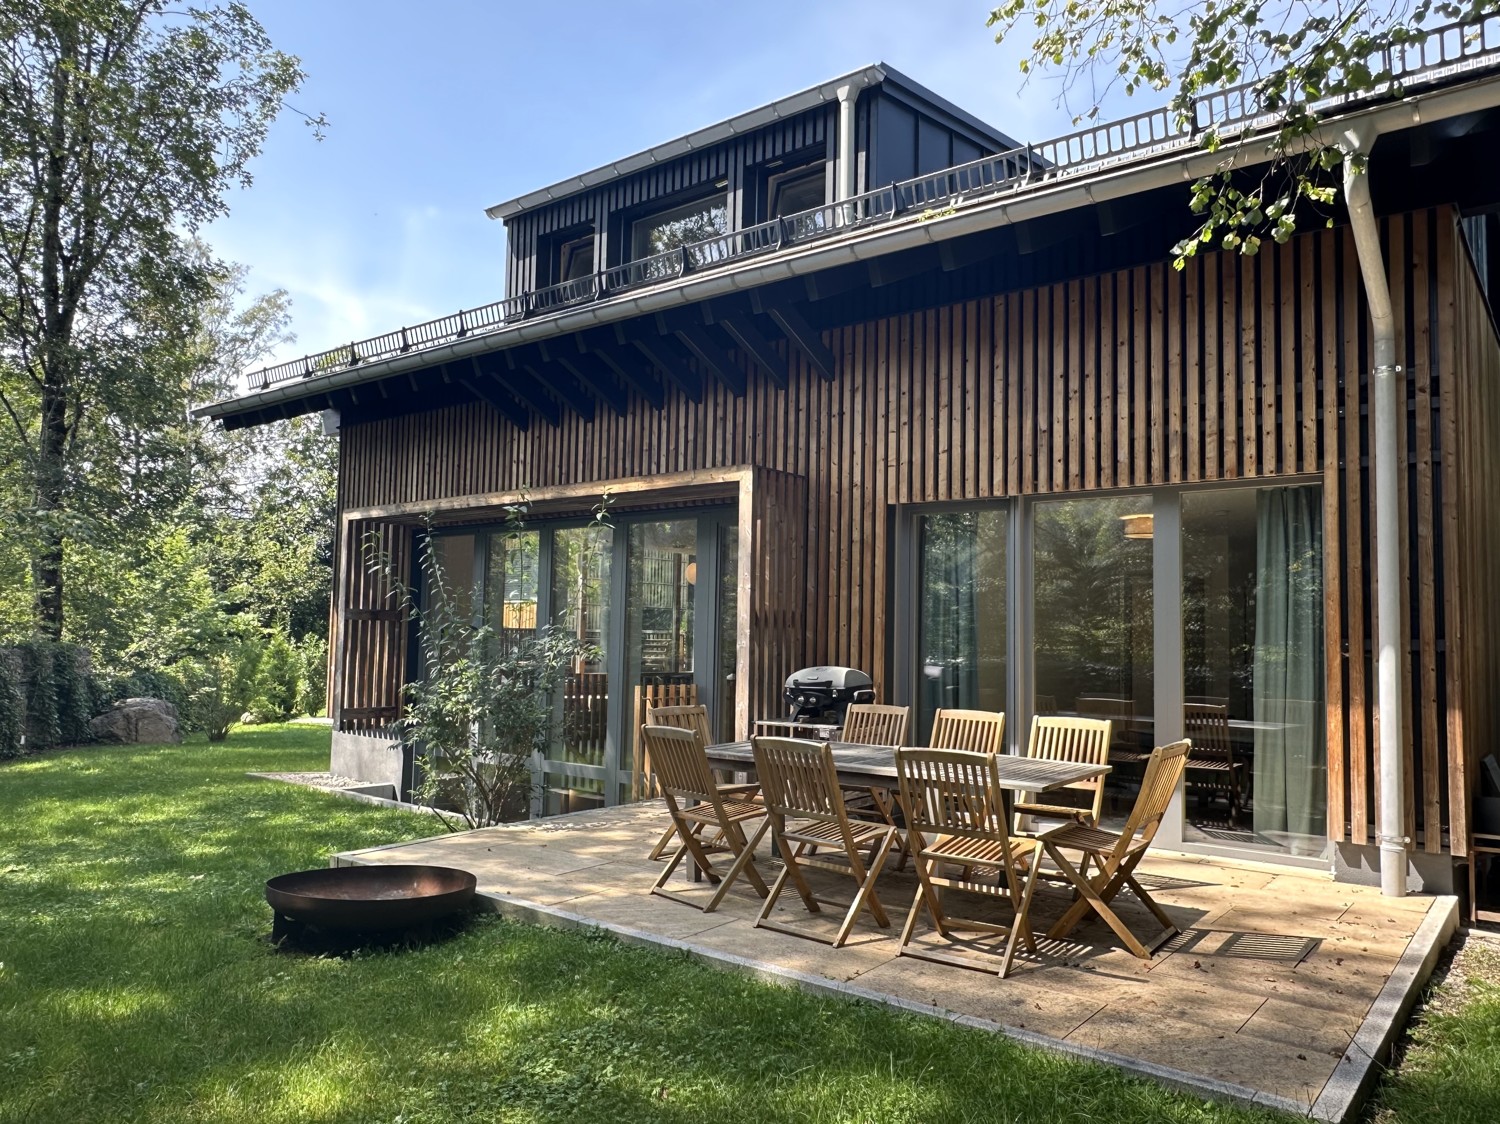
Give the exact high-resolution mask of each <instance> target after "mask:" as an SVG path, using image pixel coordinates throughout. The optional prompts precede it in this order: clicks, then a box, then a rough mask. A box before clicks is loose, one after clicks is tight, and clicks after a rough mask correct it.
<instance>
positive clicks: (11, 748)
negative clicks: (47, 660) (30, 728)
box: [0, 648, 26, 760]
mask: <svg viewBox="0 0 1500 1124" xmlns="http://www.w3.org/2000/svg"><path fill="white" fill-rule="evenodd" d="M24 675H25V668H24V666H23V664H22V662H21V653H20V652H18V651H16V650H15V649H14V648H0V760H4V759H6V758H8V757H19V756H20V755H21V738H22V737H24V736H25V734H26V690H25V680H24Z"/></svg>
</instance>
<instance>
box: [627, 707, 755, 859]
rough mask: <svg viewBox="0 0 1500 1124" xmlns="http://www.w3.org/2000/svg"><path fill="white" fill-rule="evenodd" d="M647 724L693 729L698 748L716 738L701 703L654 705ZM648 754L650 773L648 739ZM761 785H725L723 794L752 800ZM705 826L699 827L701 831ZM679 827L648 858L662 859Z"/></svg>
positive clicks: (648, 762) (646, 764)
mask: <svg viewBox="0 0 1500 1124" xmlns="http://www.w3.org/2000/svg"><path fill="white" fill-rule="evenodd" d="M646 725H648V726H673V727H675V728H677V729H679V730H691V731H692V732H693V733H694V734H695V735H696V736H697V738H698V748H700V749H702V748H703V747H705V746H707V745H709V744H710V743H711V741H712V739H713V734H712V733H711V732H710V727H709V724H708V707H706V706H703V705H702V704H701V703H700V704H698V705H696V706H651V705H649V704H648V705H647V707H646ZM641 745H642V748H643V750H644V751H645V756H644V760H643V762H642V767H641V768H642V772H645V773H647V774H649V773H650V772H651V771H652V770H651V754H650V751H649V749H647V748H646V743H645V739H644V738H643V739H642V740H641ZM759 788H760V786H759V785H757V784H721V785H719V792H720V793H721V794H722V795H724V796H728V797H732V798H736V799H740V800H751V799H753V798H754V796H755V793H756V792H757V791H758V790H759ZM701 830H702V827H701V826H700V827H699V831H701ZM675 833H676V828H674V827H672V826H671V825H670V824H668V825H667V830H666V831H664V832H662V835H661V838H660V839H658V840H657V841H656V846H654V847H652V848H651V853H650V854H648V855H647V856H646V858H647V859H649V860H650V861H652V862H655V861H656V860H657V859H659V858H661V857H662V854H663V853H664V852H665V851H666V849H667V847H668V845H669V844H670V843H671V842H672V836H673V835H674V834H675Z"/></svg>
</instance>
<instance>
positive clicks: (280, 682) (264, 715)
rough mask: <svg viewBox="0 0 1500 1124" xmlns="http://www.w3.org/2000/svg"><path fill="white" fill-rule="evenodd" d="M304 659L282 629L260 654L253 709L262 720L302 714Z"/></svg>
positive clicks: (275, 720)
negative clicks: (283, 633)
mask: <svg viewBox="0 0 1500 1124" xmlns="http://www.w3.org/2000/svg"><path fill="white" fill-rule="evenodd" d="M301 702H302V660H301V659H300V658H299V656H298V653H297V651H296V649H295V648H293V647H292V645H291V644H290V642H288V640H287V638H286V637H285V636H283V635H282V634H281V633H280V632H276V633H273V634H272V636H271V639H270V641H269V642H268V643H267V644H266V646H265V649H264V651H263V652H262V653H261V657H260V670H259V671H258V672H257V674H256V681H255V697H254V699H253V700H252V701H251V703H250V711H251V712H252V713H253V714H254V715H255V717H256V718H258V719H260V720H261V721H262V722H285V721H287V720H288V719H290V718H295V717H296V716H297V715H298V714H300V713H302V708H301Z"/></svg>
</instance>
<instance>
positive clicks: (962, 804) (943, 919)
mask: <svg viewBox="0 0 1500 1124" xmlns="http://www.w3.org/2000/svg"><path fill="white" fill-rule="evenodd" d="M896 772H897V774H898V775H899V777H900V781H901V806H902V808H903V809H905V812H906V830H907V840H908V844H909V846H910V847H911V853H912V858H913V860H914V862H915V864H916V868H917V882H918V886H917V893H916V897H915V898H913V900H912V903H911V912H910V913H908V914H907V915H906V925H905V926H904V927H903V928H902V930H901V947H900V949H899V950H898V951H899V955H901V956H915V957H918V958H919V959H923V960H932V961H936V962H937V963H939V964H953V965H957V966H958V967H961V968H973V969H977V970H979V971H985V970H986V969H984V968H981V967H980V965H978V964H975V963H973V962H971V961H968V960H965V959H961V958H959V957H956V956H948V955H945V954H944V953H943V952H941V951H934V950H929V949H926V948H921V947H912V944H911V939H912V934H913V932H914V931H915V930H916V926H917V918H918V916H919V915H920V914H921V913H922V912H923V911H924V910H925V911H926V912H927V914H928V915H929V916H930V917H931V918H932V923H933V926H934V927H935V928H936V929H937V931H938V933H939V934H940V935H942V936H943V937H945V938H947V939H948V940H950V941H952V940H956V939H957V936H958V934H959V933H962V932H964V931H974V932H978V933H983V934H990V935H993V936H999V937H1004V938H1005V950H1004V952H1003V954H1002V956H1001V960H1000V970H999V975H1000V976H1001V977H1002V978H1003V977H1005V976H1007V975H1009V974H1010V965H1011V960H1012V959H1013V958H1014V956H1015V952H1016V943H1017V941H1018V940H1019V941H1021V942H1024V943H1025V945H1026V948H1027V949H1028V950H1033V949H1035V948H1036V940H1035V938H1034V937H1033V936H1032V932H1031V921H1030V919H1029V913H1030V911H1031V895H1032V891H1033V890H1034V889H1035V888H1036V877H1037V868H1038V866H1040V863H1039V862H1038V859H1039V858H1040V857H1041V849H1042V845H1041V842H1040V841H1039V840H1037V839H1034V838H1031V837H1029V836H1021V837H1013V836H1011V834H1010V832H1009V830H1008V825H1007V822H1006V821H1007V819H1008V818H1009V816H1008V812H1007V809H1006V805H1005V793H1004V790H1003V789H1002V788H1001V787H1000V773H999V769H998V766H997V765H996V755H995V754H993V753H970V752H968V751H966V750H961V749H898V750H897V751H896ZM944 864H948V865H950V866H956V867H958V868H959V869H958V874H957V876H956V877H955V876H953V875H950V874H944V873H943V868H944ZM1023 868H1024V869H1023ZM991 871H992V872H994V880H993V881H987V880H985V879H984V877H983V875H984V874H985V873H986V872H991ZM940 889H954V890H963V891H967V892H969V893H973V894H979V895H982V896H984V897H987V898H991V899H994V898H1003V899H1006V900H1007V901H1009V903H1010V906H1011V908H1012V909H1013V910H1014V911H1015V920H1014V921H1012V923H1011V924H1010V925H1009V926H1005V925H997V924H995V923H993V922H990V921H979V920H975V919H973V918H964V917H957V916H955V915H953V914H950V913H948V912H946V911H945V910H944V908H943V904H942V899H941V898H940V897H939V895H938V891H939V890H940Z"/></svg>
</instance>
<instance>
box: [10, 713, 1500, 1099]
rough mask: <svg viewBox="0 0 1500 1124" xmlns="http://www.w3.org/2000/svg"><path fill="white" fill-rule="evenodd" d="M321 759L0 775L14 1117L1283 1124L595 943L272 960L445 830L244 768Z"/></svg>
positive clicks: (248, 739) (281, 755) (206, 760)
mask: <svg viewBox="0 0 1500 1124" xmlns="http://www.w3.org/2000/svg"><path fill="white" fill-rule="evenodd" d="M327 746H328V734H327V732H326V730H323V729H319V728H316V727H307V726H288V727H261V728H255V729H247V730H236V731H235V733H234V734H233V735H231V738H230V740H229V742H228V743H227V744H225V745H220V746H209V745H206V744H204V743H202V742H201V741H200V742H197V743H195V744H189V745H186V746H181V747H170V748H146V749H138V748H130V749H119V748H92V749H83V750H74V751H68V752H61V753H54V754H48V755H46V756H44V757H39V758H34V759H28V760H23V761H19V762H13V763H10V764H6V765H0V961H3V966H0V1122H5V1124H19V1122H21V1121H25V1122H27V1124H36V1122H43V1121H94V1120H99V1121H127V1120H149V1121H215V1122H236V1121H246V1122H249V1121H277V1120H297V1121H320V1122H332V1121H351V1122H352V1121H358V1122H361V1124H370V1122H395V1121H402V1122H406V1124H414V1122H446V1121H463V1120H473V1121H480V1120H485V1121H488V1120H515V1121H529V1120H537V1121H542V1120H545V1121H552V1120H580V1121H597V1120H608V1121H611V1122H612V1124H613V1122H619V1121H628V1120H665V1121H684V1122H686V1121H703V1120H754V1121H761V1120H788V1121H792V1120H795V1121H823V1120H829V1121H832V1120H848V1121H882V1122H883V1121H945V1120H954V1121H963V1120H972V1121H987V1122H993V1121H999V1122H1037V1121H1053V1120H1057V1121H1101V1122H1102V1121H1108V1122H1111V1124H1127V1122H1131V1121H1142V1122H1145V1121H1152V1122H1159V1121H1199V1122H1230V1121H1269V1120H1275V1119H1282V1118H1279V1117H1274V1116H1270V1115H1267V1114H1265V1113H1260V1112H1252V1111H1249V1110H1241V1109H1236V1108H1228V1107H1225V1106H1222V1105H1212V1104H1206V1103H1205V1102H1202V1101H1198V1100H1195V1099H1192V1098H1190V1097H1185V1096H1181V1095H1177V1094H1172V1093H1168V1092H1166V1091H1164V1090H1162V1089H1160V1088H1158V1087H1156V1086H1154V1085H1152V1084H1149V1083H1144V1082H1138V1081H1134V1080H1130V1079H1128V1078H1126V1077H1124V1076H1123V1075H1121V1074H1119V1073H1117V1072H1115V1071H1113V1070H1108V1069H1103V1068H1098V1067H1093V1066H1087V1065H1084V1064H1081V1063H1077V1062H1072V1061H1069V1060H1067V1059H1065V1058H1062V1057H1059V1056H1057V1055H1053V1054H1050V1053H1044V1052H1037V1051H1031V1050H1028V1049H1024V1048H1022V1047H1019V1046H1017V1045H1015V1044H1013V1043H1011V1042H1009V1041H1007V1040H1005V1039H1003V1038H1000V1037H997V1036H993V1035H989V1034H984V1033H981V1032H978V1031H972V1030H968V1029H965V1028H961V1027H957V1026H953V1025H950V1024H947V1023H943V1022H939V1021H936V1020H932V1019H924V1018H918V1017H915V1016H902V1015H896V1014H892V1013H889V1012H887V1011H885V1010H882V1009H879V1008H876V1007H873V1006H869V1005H862V1004H854V1003H848V1002H841V1001H836V1000H830V999H820V998H814V997H810V996H806V995H802V994H800V993H797V992H792V991H787V990H783V989H778V988H774V987H770V986H766V985H763V984H759V983H756V982H754V981H751V980H747V979H743V978H739V977H736V976H732V975H726V974H722V973H718V972H715V971H712V970H711V969H708V968H705V967H701V966H699V965H696V964H693V963H691V962H689V961H687V960H685V959H683V958H680V957H674V956H670V955H666V954H662V953H657V952H653V951H649V950H645V949H638V948H627V947H624V946H621V945H619V944H617V943H615V942H613V941H611V940H608V939H605V938H602V937H599V936H596V935H587V934H582V933H573V932H561V931H553V930H546V929H537V928H531V927H527V926H521V925H516V924H510V923H506V922H501V921H498V920H494V919H487V920H483V921H479V922H476V923H475V925H474V926H473V927H472V928H471V929H470V930H469V931H467V932H466V933H464V934H463V935H462V936H460V937H457V938H455V939H454V940H452V941H449V942H446V943H443V944H441V945H433V946H429V947H427V948H424V949H420V950H416V951H408V952H400V953H378V954H367V955H363V956H357V957H354V958H350V959H322V958H313V957H307V956H299V955H289V954H282V953H277V952H275V951H273V950H272V949H271V948H270V946H269V944H268V942H267V939H266V937H267V933H268V930H269V924H270V912H269V910H268V908H267V907H266V905H265V904H264V902H263V901H262V899H261V883H262V882H263V881H264V879H265V878H267V877H268V876H270V875H272V874H277V873H281V872H283V871H288V870H296V869H300V868H305V867H312V866H321V865H325V864H326V863H327V861H328V856H329V855H330V854H331V853H332V852H335V851H339V850H345V849H349V848H355V847H365V846H370V845H373V844H378V843H383V842H391V841H395V840H400V839H408V838H416V837H419V836H422V835H427V834H432V831H433V826H434V825H433V823H432V821H431V820H430V819H428V818H425V817H421V816H415V815H408V814H405V813H400V812H391V811H386V810H383V809H377V808H372V807H367V806H364V805H359V804H355V803H353V802H347V801H342V800H338V799H336V798H334V797H331V796H327V795H323V794H320V793H316V792H312V791H308V790H303V789H298V788H294V787H291V786H288V785H280V784H275V783H271V782H265V781H255V780H250V779H249V778H247V777H245V775H244V773H245V771H246V770H249V769H260V770H296V769H316V768H320V767H325V766H326V762H327ZM663 908H672V907H671V906H670V905H669V904H666V903H664V904H663ZM1494 1049H1495V1046H1494V1031H1493V1024H1492V1025H1491V1036H1490V1052H1491V1056H1493V1054H1494ZM1493 1072H1494V1069H1493V1066H1492V1070H1491V1074H1492V1075H1493ZM1424 1095H1427V1096H1429V1097H1430V1096H1431V1095H1432V1094H1430V1093H1424ZM1403 1119H1404V1117H1403ZM1444 1119H1447V1118H1446V1117H1445V1118H1444Z"/></svg>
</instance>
